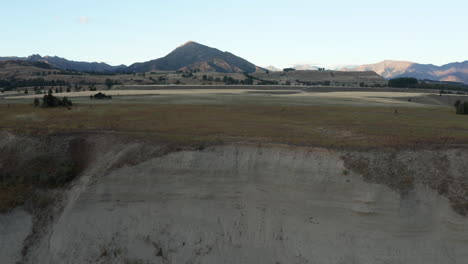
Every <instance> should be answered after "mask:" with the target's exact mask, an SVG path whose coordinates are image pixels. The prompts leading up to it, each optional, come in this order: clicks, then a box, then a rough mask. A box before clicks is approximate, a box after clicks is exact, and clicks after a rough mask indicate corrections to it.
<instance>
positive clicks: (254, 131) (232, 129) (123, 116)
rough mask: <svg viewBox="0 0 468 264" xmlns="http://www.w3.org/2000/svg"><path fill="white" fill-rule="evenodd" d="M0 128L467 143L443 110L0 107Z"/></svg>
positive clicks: (325, 142) (180, 137)
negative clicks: (396, 111)
mask: <svg viewBox="0 0 468 264" xmlns="http://www.w3.org/2000/svg"><path fill="white" fill-rule="evenodd" d="M0 129H1V130H7V131H11V132H14V133H19V134H42V135H53V134H55V133H75V132H93V133H94V132H98V133H101V132H102V133H125V134H129V135H133V136H144V137H151V138H154V139H158V140H164V141H173V142H179V143H187V142H205V143H217V142H232V141H236V142H237V141H247V142H259V143H262V142H275V143H286V144H300V145H315V146H326V147H359V148H361V147H362V148H366V147H401V146H404V147H410V146H419V147H425V146H428V145H441V144H442V145H443V144H467V143H468V120H467V117H466V116H460V115H455V113H454V111H453V109H451V108H447V107H432V108H430V107H418V108H415V107H401V108H399V109H398V113H395V112H394V108H392V107H373V106H345V105H322V106H318V105H311V106H273V105H236V104H234V105H213V104H211V105H208V104H205V105H193V104H113V103H109V104H97V105H96V104H95V105H85V104H81V105H78V106H74V107H73V108H72V109H71V110H67V109H64V108H57V109H47V108H35V107H33V106H31V105H28V104H20V103H18V104H10V105H9V106H8V105H6V104H3V105H0Z"/></svg>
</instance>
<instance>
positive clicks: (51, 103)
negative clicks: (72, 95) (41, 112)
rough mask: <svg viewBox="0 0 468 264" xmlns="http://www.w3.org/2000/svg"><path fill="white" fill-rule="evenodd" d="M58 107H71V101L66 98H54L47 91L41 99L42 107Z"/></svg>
mask: <svg viewBox="0 0 468 264" xmlns="http://www.w3.org/2000/svg"><path fill="white" fill-rule="evenodd" d="M35 103H36V102H34V104H35ZM58 106H64V107H69V106H72V101H71V100H69V99H68V98H67V97H64V98H63V99H60V98H58V97H55V96H53V95H52V91H51V90H49V93H48V94H46V95H44V97H43V98H42V107H58Z"/></svg>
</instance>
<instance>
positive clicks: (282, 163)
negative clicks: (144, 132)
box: [0, 134, 468, 264]
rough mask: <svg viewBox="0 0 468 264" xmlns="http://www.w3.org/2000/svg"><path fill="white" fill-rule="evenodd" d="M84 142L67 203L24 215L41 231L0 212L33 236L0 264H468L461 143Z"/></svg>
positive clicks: (103, 137)
mask: <svg viewBox="0 0 468 264" xmlns="http://www.w3.org/2000/svg"><path fill="white" fill-rule="evenodd" d="M77 136H78V139H79V140H74V141H73V142H75V144H79V145H84V146H88V147H87V148H84V149H82V148H78V147H77V146H76V145H75V146H74V147H73V148H75V151H77V152H80V151H82V152H81V153H87V156H88V157H87V158H86V159H84V160H85V161H86V162H84V163H83V167H82V168H83V170H82V171H81V173H80V174H79V175H78V177H76V178H75V179H74V180H73V181H72V182H71V183H69V184H68V185H67V186H65V188H61V189H55V190H54V192H61V193H62V196H63V198H62V199H58V200H56V201H54V202H53V203H51V207H50V206H49V207H47V208H49V209H47V211H46V212H47V213H45V214H46V215H47V216H48V217H47V218H46V219H49V221H44V219H45V218H37V216H38V215H39V216H40V215H41V212H44V210H42V211H41V210H39V211H34V210H28V211H29V212H30V213H29V214H32V215H33V216H34V217H33V219H35V220H33V225H32V226H35V227H34V228H33V229H32V230H33V231H30V232H33V233H29V234H28V235H25V234H27V233H28V230H30V229H28V225H24V228H22V229H21V230H22V231H21V232H15V235H14V236H12V234H11V230H12V229H10V225H9V224H8V223H14V222H18V223H19V222H20V221H30V220H27V219H28V217H29V219H30V217H31V216H28V215H27V214H26V215H24V214H22V215H21V214H15V213H14V211H12V212H10V213H7V214H3V216H2V217H3V218H0V220H1V219H6V218H8V219H10V220H8V222H5V221H3V222H0V224H1V225H2V226H0V237H1V239H0V241H6V239H7V237H8V241H21V240H22V239H24V238H25V236H27V237H28V239H26V241H25V243H26V244H22V245H18V244H15V243H12V244H11V245H10V247H9V249H8V250H7V253H2V255H0V260H1V262H2V263H8V262H5V261H8V260H10V259H12V258H13V257H12V256H17V257H18V254H13V252H22V254H20V255H19V257H18V258H17V260H18V261H21V262H23V263H48V264H53V263H187V262H189V263H464V262H466V261H467V260H468V254H467V252H466V247H467V246H468V242H467V241H468V219H467V217H466V215H465V214H466V211H464V210H463V208H464V205H466V203H467V201H468V196H467V195H466V194H467V188H466V183H467V179H468V178H467V177H468V175H467V174H466V171H467V167H466V164H465V161H466V159H467V157H468V151H467V150H466V149H465V148H439V149H437V148H432V149H419V150H409V149H406V150H405V149H400V150H396V149H374V150H367V151H363V150H360V151H356V150H353V149H326V148H314V147H298V146H290V145H278V144H246V143H231V144H223V145H198V146H182V145H179V146H177V145H167V144H162V143H158V142H155V141H151V140H143V139H139V140H136V139H132V138H130V137H128V136H125V135H112V134H88V135H86V136H85V135H84V134H81V135H75V136H73V135H68V136H67V137H68V138H72V139H73V137H77ZM2 137H3V138H10V139H8V140H4V141H3V142H14V141H11V138H15V137H17V136H15V135H8V134H2ZM17 139H18V140H20V139H21V138H17ZM22 140H26V139H22ZM29 140H37V139H34V138H29ZM40 141H41V140H40ZM62 141H63V140H59V139H57V141H54V140H52V141H46V142H49V143H50V144H52V145H57V146H58V145H60V142H62ZM72 145H73V144H72ZM84 150H86V151H84ZM79 156H80V155H76V156H75V157H79ZM5 217H6V218H5ZM38 219H43V220H41V221H39V222H38ZM29 228H30V226H29ZM2 230H3V231H2ZM9 234H10V235H9ZM15 245H16V246H15ZM1 252H2V251H0V253H1ZM10 253H11V254H10Z"/></svg>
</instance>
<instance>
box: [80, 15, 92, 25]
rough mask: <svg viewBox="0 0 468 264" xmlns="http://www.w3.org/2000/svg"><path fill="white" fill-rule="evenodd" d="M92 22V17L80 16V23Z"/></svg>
mask: <svg viewBox="0 0 468 264" xmlns="http://www.w3.org/2000/svg"><path fill="white" fill-rule="evenodd" d="M90 22H91V19H90V18H89V17H87V16H80V17H79V18H78V23H80V24H89V23H90Z"/></svg>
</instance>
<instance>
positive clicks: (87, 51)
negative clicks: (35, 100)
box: [0, 0, 468, 68]
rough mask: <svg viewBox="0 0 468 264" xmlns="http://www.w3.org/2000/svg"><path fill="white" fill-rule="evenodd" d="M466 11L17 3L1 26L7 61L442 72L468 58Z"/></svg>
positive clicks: (276, 4)
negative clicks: (393, 64) (390, 67)
mask: <svg viewBox="0 0 468 264" xmlns="http://www.w3.org/2000/svg"><path fill="white" fill-rule="evenodd" d="M25 2H26V3H25ZM467 7H468V3H466V2H462V1H455V0H448V1H445V2H443V3H441V2H436V1H412V2H411V3H408V2H405V1H393V2H392V3H391V5H390V4H383V3H379V2H375V1H370V0H358V1H354V2H352V3H350V2H345V1H336V0H335V1H328V2H326V3H325V2H321V3H311V2H310V1H297V0H296V1H294V0H292V1H288V3H287V5H286V4H284V2H280V1H256V2H255V3H251V2H249V1H245V0H241V1H237V2H236V3H219V2H216V1H208V0H205V1H197V2H196V3H193V2H190V1H184V0H182V1H178V2H177V3H168V2H161V1H132V3H129V2H127V1H100V2H99V3H95V2H94V1H90V0H84V1H79V2H71V1H56V0H47V1H41V2H40V3H38V2H36V1H22V2H10V3H4V4H3V10H4V12H3V15H2V17H0V22H1V23H2V25H4V32H5V33H4V34H5V35H8V36H10V39H9V40H8V41H6V42H1V44H0V50H1V54H0V56H20V57H22V56H29V55H31V54H40V55H42V56H45V55H49V56H59V57H64V58H67V59H70V60H75V61H90V62H94V61H96V62H105V63H108V64H111V65H120V64H125V65H130V64H132V63H135V62H143V61H148V60H153V59H157V58H160V57H163V56H165V55H166V54H168V53H169V52H171V51H172V50H173V49H175V48H176V47H178V46H180V45H182V44H183V43H185V42H187V41H189V40H193V41H196V42H198V43H200V44H204V45H207V46H210V47H214V48H217V49H220V50H222V51H229V52H231V53H233V54H236V55H238V56H240V57H242V58H245V59H247V60H248V61H250V62H252V63H254V64H256V65H258V66H263V67H265V66H269V65H273V66H275V67H278V68H282V67H288V66H291V65H295V64H311V65H318V66H325V67H331V66H332V65H360V64H370V63H377V62H380V61H383V60H403V61H412V62H417V63H423V64H434V65H442V64H446V63H450V62H461V61H465V60H467V59H468V54H467V53H468V51H467V50H466V48H465V47H466V46H468V36H467V35H466V34H465V32H466V29H465V24H466V23H465V19H464V16H465V11H466V10H467ZM19 18H20V19H19Z"/></svg>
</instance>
